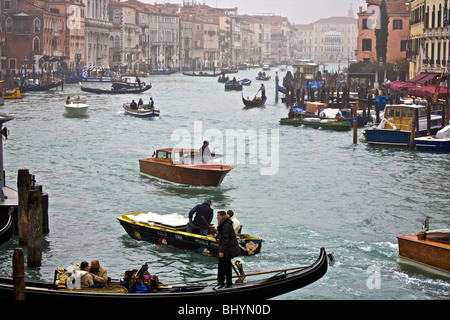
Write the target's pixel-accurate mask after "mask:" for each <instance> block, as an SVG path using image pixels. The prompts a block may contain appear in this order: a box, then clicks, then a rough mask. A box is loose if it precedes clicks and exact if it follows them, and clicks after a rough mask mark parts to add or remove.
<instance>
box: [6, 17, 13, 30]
mask: <svg viewBox="0 0 450 320" xmlns="http://www.w3.org/2000/svg"><path fill="white" fill-rule="evenodd" d="M12 31H13V21H12V19H11V18H8V19H6V33H12Z"/></svg>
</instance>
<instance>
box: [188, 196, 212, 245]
mask: <svg viewBox="0 0 450 320" xmlns="http://www.w3.org/2000/svg"><path fill="white" fill-rule="evenodd" d="M213 212H214V210H213V209H212V208H211V200H209V199H206V200H205V202H203V203H202V204H198V205H196V206H195V207H193V208H192V209H191V211H189V222H188V223H187V224H186V232H188V233H192V228H194V227H197V228H199V229H200V234H201V235H202V236H206V235H208V228H209V224H210V223H211V221H212V218H213ZM194 214H195V217H194ZM203 218H205V220H206V221H207V222H208V225H206V224H205V221H204V220H203Z"/></svg>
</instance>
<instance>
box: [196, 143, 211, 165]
mask: <svg viewBox="0 0 450 320" xmlns="http://www.w3.org/2000/svg"><path fill="white" fill-rule="evenodd" d="M199 151H200V153H201V155H202V163H208V162H209V161H210V160H211V150H209V142H208V141H207V140H205V141H203V146H202V147H201V148H200V150H199Z"/></svg>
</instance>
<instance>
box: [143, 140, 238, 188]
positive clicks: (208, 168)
mask: <svg viewBox="0 0 450 320" xmlns="http://www.w3.org/2000/svg"><path fill="white" fill-rule="evenodd" d="M222 162H223V156H220V155H215V154H214V155H213V154H211V155H210V156H209V157H208V158H206V156H204V157H202V155H201V154H200V152H199V150H198V149H190V148H189V149H185V148H164V149H158V150H156V151H155V152H154V154H153V157H151V158H145V159H139V169H140V171H141V173H143V174H145V175H148V176H150V177H153V178H156V179H160V180H164V181H169V182H172V183H175V184H182V185H199V186H214V187H216V186H219V185H220V184H221V183H222V181H223V179H224V178H225V176H226V175H227V174H228V173H229V172H230V171H231V170H232V169H233V167H232V166H229V165H225V164H223V163H222Z"/></svg>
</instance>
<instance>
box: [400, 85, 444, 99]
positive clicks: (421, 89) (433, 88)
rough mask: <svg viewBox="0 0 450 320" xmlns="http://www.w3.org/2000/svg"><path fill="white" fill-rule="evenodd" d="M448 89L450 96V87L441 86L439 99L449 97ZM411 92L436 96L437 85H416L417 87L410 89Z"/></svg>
mask: <svg viewBox="0 0 450 320" xmlns="http://www.w3.org/2000/svg"><path fill="white" fill-rule="evenodd" d="M447 90H449V91H448V92H449V96H450V88H447V87H440V88H439V93H438V99H446V98H447ZM408 92H409V94H412V95H416V96H420V97H423V98H424V97H430V98H433V97H434V93H435V92H436V86H435V85H429V86H424V87H416V88H415V89H410V90H408Z"/></svg>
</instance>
